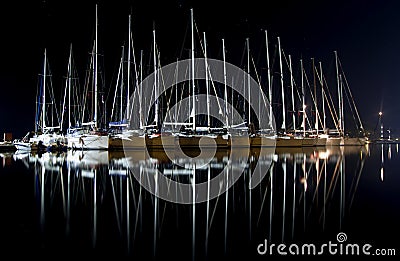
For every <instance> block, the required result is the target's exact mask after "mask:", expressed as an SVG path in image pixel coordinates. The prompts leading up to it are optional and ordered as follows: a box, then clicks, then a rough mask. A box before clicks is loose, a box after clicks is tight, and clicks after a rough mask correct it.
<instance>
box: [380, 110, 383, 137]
mask: <svg viewBox="0 0 400 261" xmlns="http://www.w3.org/2000/svg"><path fill="white" fill-rule="evenodd" d="M382 114H383V113H382V112H381V111H380V112H379V124H380V125H381V140H382V139H383V121H382Z"/></svg>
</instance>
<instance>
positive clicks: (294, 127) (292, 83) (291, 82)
mask: <svg viewBox="0 0 400 261" xmlns="http://www.w3.org/2000/svg"><path fill="white" fill-rule="evenodd" d="M289 70H290V87H291V89H292V120H293V131H294V132H296V117H295V115H294V79H293V71H292V56H291V55H290V54H289Z"/></svg>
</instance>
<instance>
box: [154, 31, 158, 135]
mask: <svg viewBox="0 0 400 261" xmlns="http://www.w3.org/2000/svg"><path fill="white" fill-rule="evenodd" d="M153 49H154V50H153V63H154V98H155V99H156V100H155V112H154V121H155V125H156V128H157V127H158V73H157V51H156V30H153Z"/></svg>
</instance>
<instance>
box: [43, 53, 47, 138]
mask: <svg viewBox="0 0 400 261" xmlns="http://www.w3.org/2000/svg"><path fill="white" fill-rule="evenodd" d="M46 72H47V51H46V49H44V61H43V86H42V92H43V95H42V133H44V131H45V129H46V78H47V74H46Z"/></svg>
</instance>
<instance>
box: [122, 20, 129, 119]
mask: <svg viewBox="0 0 400 261" xmlns="http://www.w3.org/2000/svg"><path fill="white" fill-rule="evenodd" d="M128 20H129V26H128V75H127V81H128V82H127V87H126V89H127V91H126V118H127V119H129V118H130V115H129V112H130V99H129V93H130V84H131V80H130V78H131V15H129V18H128ZM121 120H122V117H121Z"/></svg>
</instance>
